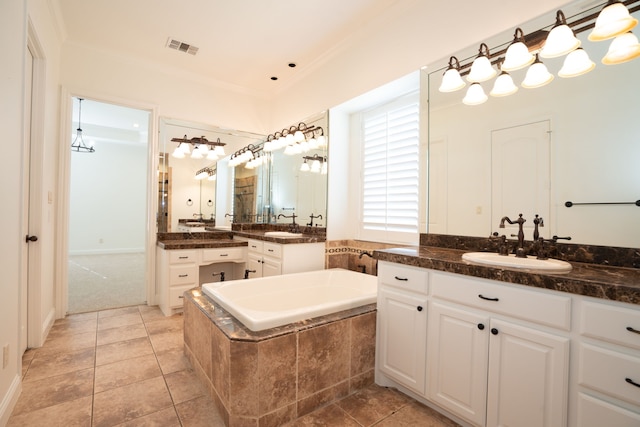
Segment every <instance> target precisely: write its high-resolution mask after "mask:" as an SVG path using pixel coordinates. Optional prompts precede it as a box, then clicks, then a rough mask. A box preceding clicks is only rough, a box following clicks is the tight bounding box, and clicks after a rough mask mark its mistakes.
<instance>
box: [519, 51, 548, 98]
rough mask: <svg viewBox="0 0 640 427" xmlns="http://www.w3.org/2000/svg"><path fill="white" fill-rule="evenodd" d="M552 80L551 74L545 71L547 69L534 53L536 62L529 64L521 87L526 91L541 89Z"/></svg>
mask: <svg viewBox="0 0 640 427" xmlns="http://www.w3.org/2000/svg"><path fill="white" fill-rule="evenodd" d="M552 80H553V74H551V73H550V72H549V70H547V67H546V66H545V65H544V64H543V63H542V61H540V58H539V57H538V54H537V53H536V60H535V61H534V62H533V64H531V67H529V69H528V70H527V74H526V75H525V77H524V81H523V82H522V87H524V88H527V89H534V88H537V87H542V86H544V85H547V84H549V83H551V81H552Z"/></svg>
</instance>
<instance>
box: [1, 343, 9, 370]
mask: <svg viewBox="0 0 640 427" xmlns="http://www.w3.org/2000/svg"><path fill="white" fill-rule="evenodd" d="M7 365H9V344H5V345H4V347H2V369H4V368H6V367H7Z"/></svg>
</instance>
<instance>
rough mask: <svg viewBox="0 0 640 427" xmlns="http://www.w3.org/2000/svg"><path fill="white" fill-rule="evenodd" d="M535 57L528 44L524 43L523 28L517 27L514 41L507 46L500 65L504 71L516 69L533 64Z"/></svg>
mask: <svg viewBox="0 0 640 427" xmlns="http://www.w3.org/2000/svg"><path fill="white" fill-rule="evenodd" d="M534 60H535V57H534V56H533V54H531V52H529V48H528V47H527V45H526V44H524V33H523V32H522V29H521V28H519V27H518V28H516V31H515V33H514V34H513V42H511V44H510V45H509V47H508V48H507V53H506V54H505V58H504V61H503V62H502V65H501V66H500V69H501V70H502V71H515V70H519V69H521V68H524V67H526V66H527V65H531V63H532V62H533V61H534Z"/></svg>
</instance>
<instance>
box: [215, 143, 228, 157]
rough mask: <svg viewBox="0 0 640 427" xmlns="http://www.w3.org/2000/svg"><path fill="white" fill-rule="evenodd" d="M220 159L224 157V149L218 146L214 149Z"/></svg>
mask: <svg viewBox="0 0 640 427" xmlns="http://www.w3.org/2000/svg"><path fill="white" fill-rule="evenodd" d="M213 151H214V152H215V153H216V155H217V156H218V157H224V156H225V154H224V148H222V146H221V145H216V148H214V149H213Z"/></svg>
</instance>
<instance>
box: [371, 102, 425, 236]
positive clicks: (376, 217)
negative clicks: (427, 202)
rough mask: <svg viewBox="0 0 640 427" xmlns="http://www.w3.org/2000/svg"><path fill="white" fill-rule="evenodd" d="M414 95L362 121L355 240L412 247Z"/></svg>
mask: <svg viewBox="0 0 640 427" xmlns="http://www.w3.org/2000/svg"><path fill="white" fill-rule="evenodd" d="M419 118H420V103H419V98H418V94H414V95H410V96H408V97H405V98H402V99H399V100H396V101H394V102H392V103H389V104H386V105H384V106H382V107H379V108H376V109H375V110H371V111H368V112H365V113H363V115H362V193H361V194H362V203H361V215H362V217H361V230H360V231H361V236H362V237H364V238H372V239H376V240H384V241H403V242H406V241H415V240H417V237H418V233H419V231H418V210H419V201H418V194H419V149H420V135H419Z"/></svg>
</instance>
